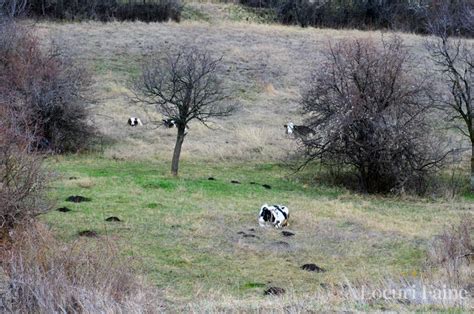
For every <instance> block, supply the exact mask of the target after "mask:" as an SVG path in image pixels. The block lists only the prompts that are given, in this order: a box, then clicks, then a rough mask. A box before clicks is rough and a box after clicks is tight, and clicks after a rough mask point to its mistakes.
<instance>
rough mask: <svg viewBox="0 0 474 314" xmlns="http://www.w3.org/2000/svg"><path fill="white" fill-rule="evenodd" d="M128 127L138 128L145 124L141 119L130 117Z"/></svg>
mask: <svg viewBox="0 0 474 314" xmlns="http://www.w3.org/2000/svg"><path fill="white" fill-rule="evenodd" d="M127 123H128V125H129V126H131V127H136V126H137V125H140V126H142V125H143V123H142V121H141V120H140V119H139V118H136V117H130V118H128V122H127Z"/></svg>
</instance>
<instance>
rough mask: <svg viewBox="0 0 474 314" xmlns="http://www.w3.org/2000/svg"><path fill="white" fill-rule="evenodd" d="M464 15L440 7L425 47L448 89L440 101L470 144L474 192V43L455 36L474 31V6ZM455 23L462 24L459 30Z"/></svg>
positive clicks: (433, 19)
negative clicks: (431, 36)
mask: <svg viewBox="0 0 474 314" xmlns="http://www.w3.org/2000/svg"><path fill="white" fill-rule="evenodd" d="M468 14H470V18H468V17H467V15H468ZM462 17H463V18H462V19H460V18H459V17H458V16H453V14H452V13H451V12H450V11H449V10H448V7H447V6H446V5H445V6H443V7H442V8H440V10H439V12H438V14H437V15H436V16H433V17H432V18H431V21H430V23H429V26H428V28H429V29H430V31H431V33H432V34H433V35H435V38H434V39H432V40H430V41H428V42H427V44H426V47H427V49H428V51H429V53H430V55H431V58H432V59H433V61H434V63H435V65H436V66H437V68H438V70H439V71H440V72H441V75H442V77H443V78H444V82H445V86H446V87H447V89H448V93H447V95H440V96H439V97H438V99H437V101H438V104H440V105H441V107H442V109H444V110H446V112H447V113H448V115H449V116H450V121H455V125H454V127H455V128H456V129H458V130H459V131H460V132H461V133H462V134H463V135H465V136H466V137H467V138H469V141H470V143H471V150H472V153H471V191H473V192H474V44H473V43H472V42H470V41H467V40H465V39H463V38H461V37H457V38H455V37H452V36H454V35H461V33H462V32H468V31H469V30H470V31H474V19H473V18H474V9H470V10H467V9H466V11H463V15H462ZM453 25H462V27H459V28H458V29H457V30H456V29H454V28H453Z"/></svg>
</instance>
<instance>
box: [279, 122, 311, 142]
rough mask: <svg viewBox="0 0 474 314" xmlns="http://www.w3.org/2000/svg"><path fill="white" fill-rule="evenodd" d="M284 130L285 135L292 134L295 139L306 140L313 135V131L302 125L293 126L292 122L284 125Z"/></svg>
mask: <svg viewBox="0 0 474 314" xmlns="http://www.w3.org/2000/svg"><path fill="white" fill-rule="evenodd" d="M284 127H285V129H286V134H293V135H294V136H295V137H299V138H307V137H311V136H313V135H314V130H313V129H311V128H309V127H307V126H304V125H295V124H294V123H293V122H290V123H288V124H285V125H284Z"/></svg>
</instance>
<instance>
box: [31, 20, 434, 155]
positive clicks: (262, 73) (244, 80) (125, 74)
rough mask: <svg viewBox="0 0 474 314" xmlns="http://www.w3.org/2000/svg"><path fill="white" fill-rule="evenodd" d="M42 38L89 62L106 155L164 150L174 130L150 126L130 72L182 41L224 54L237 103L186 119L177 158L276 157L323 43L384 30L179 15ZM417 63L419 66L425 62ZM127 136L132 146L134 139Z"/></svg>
mask: <svg viewBox="0 0 474 314" xmlns="http://www.w3.org/2000/svg"><path fill="white" fill-rule="evenodd" d="M37 30H38V34H39V36H40V37H41V38H43V39H48V38H55V39H57V40H59V41H61V42H63V43H64V44H66V46H68V47H70V50H71V51H72V53H74V54H75V56H76V57H77V58H78V59H79V60H81V62H84V63H85V64H87V65H88V66H89V67H90V68H91V70H92V72H93V73H94V77H95V80H96V83H95V91H96V96H97V98H98V99H99V101H98V103H97V105H96V106H95V109H94V112H95V113H96V116H95V119H96V121H97V123H98V125H99V129H100V131H102V132H103V133H104V134H106V135H107V136H110V137H112V138H113V139H115V140H117V142H118V143H117V145H114V146H113V147H111V148H110V147H107V148H106V152H105V153H106V155H107V156H110V157H114V158H118V159H123V158H125V159H143V158H153V157H166V158H167V157H169V156H170V151H171V150H172V148H173V145H174V141H175V132H173V130H166V129H164V128H158V129H156V128H154V127H153V126H152V125H151V121H153V120H161V117H160V116H159V115H157V114H153V110H151V108H150V110H148V113H146V112H145V111H144V110H143V108H142V107H141V106H139V105H137V104H134V103H133V102H132V101H131V98H130V97H131V96H132V95H131V92H130V90H129V87H130V80H131V79H132V78H133V76H134V75H136V74H137V73H138V72H139V71H140V63H141V62H142V60H143V58H144V57H146V56H149V55H153V54H159V53H161V52H162V51H163V50H166V49H173V48H174V47H175V46H176V45H179V44H188V45H197V46H201V47H206V48H207V49H209V50H211V51H212V52H213V53H214V54H215V55H219V56H220V55H222V56H223V78H224V81H225V85H226V88H228V89H229V90H230V91H231V93H232V94H233V95H234V96H235V99H236V100H237V101H238V103H240V104H241V109H240V110H239V112H238V113H236V114H235V115H234V116H232V117H230V118H227V119H225V120H215V121H214V122H215V123H214V124H213V126H214V127H213V129H212V130H211V129H207V128H205V127H203V126H201V125H199V124H197V123H191V125H190V127H191V132H190V133H189V136H188V137H187V139H186V141H185V144H184V151H183V156H184V157H191V156H192V158H198V159H206V160H214V159H215V160H252V159H264V160H279V159H281V158H284V157H285V156H286V155H287V154H288V153H289V152H292V151H294V149H295V147H296V144H295V143H294V141H291V139H290V138H289V137H288V136H286V135H285V134H284V128H283V124H285V123H287V122H288V121H293V122H297V123H298V122H300V121H301V120H302V118H303V117H302V116H301V114H300V113H299V97H300V89H301V87H303V86H304V84H305V80H306V78H307V77H308V75H309V74H310V71H311V69H312V68H314V67H315V66H317V65H318V62H319V61H320V60H321V57H322V53H323V51H324V50H325V48H326V47H327V45H328V43H330V42H334V41H337V40H342V39H349V38H355V37H373V38H376V39H379V38H381V37H382V36H386V35H383V34H382V33H381V32H362V31H356V30H329V29H314V28H308V29H302V28H299V27H287V26H279V25H265V24H249V23H237V22H229V21H224V22H216V23H201V22H183V23H180V24H177V23H162V24H160V23H150V24H145V23H140V22H136V23H107V24H103V23H96V22H84V23H74V24H54V23H39V24H38V25H37ZM401 36H402V37H403V39H404V40H405V43H406V44H407V45H408V46H409V47H410V49H411V51H412V52H414V54H415V55H417V56H418V58H419V59H420V60H421V61H423V62H427V61H426V60H425V52H424V49H423V43H424V38H423V37H421V36H417V35H411V34H402V35H401ZM423 62H420V63H419V66H420V69H419V71H423V69H425V65H424V63H423ZM129 116H139V117H141V118H142V120H143V121H144V123H145V127H143V128H140V129H138V128H137V129H130V128H128V127H127V125H126V121H127V119H128V117H129ZM131 145H132V146H133V148H131Z"/></svg>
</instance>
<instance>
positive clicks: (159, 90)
mask: <svg viewBox="0 0 474 314" xmlns="http://www.w3.org/2000/svg"><path fill="white" fill-rule="evenodd" d="M220 62H221V58H214V57H212V55H211V54H210V52H208V51H205V50H199V49H197V48H193V47H185V46H182V47H180V48H179V49H178V50H177V51H176V52H173V53H171V52H169V53H167V55H166V57H165V59H164V60H163V59H161V58H159V57H155V58H151V59H150V60H148V61H147V62H146V63H145V64H144V65H143V70H142V74H141V75H140V77H139V78H138V79H137V80H136V82H135V86H134V90H135V96H136V101H138V102H141V103H143V104H145V105H151V106H154V108H155V110H156V111H158V112H159V113H161V114H162V115H163V116H164V117H166V118H167V119H170V120H174V123H175V125H176V128H177V130H178V132H177V137H176V144H175V148H174V153H173V160H172V163H171V172H172V173H173V174H174V175H178V168H179V158H180V155H181V147H182V145H183V142H184V138H185V136H186V129H187V127H188V124H189V122H191V121H193V120H197V121H199V122H201V123H203V124H204V125H206V126H207V124H206V122H207V121H208V120H209V119H211V118H216V117H225V116H229V115H230V114H232V112H233V111H234V109H235V107H234V106H233V105H232V104H230V105H229V104H225V103H224V101H226V100H227V101H228V100H229V95H227V93H226V91H225V90H224V89H223V87H222V85H221V80H220V78H219V77H218V74H219V65H220Z"/></svg>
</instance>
